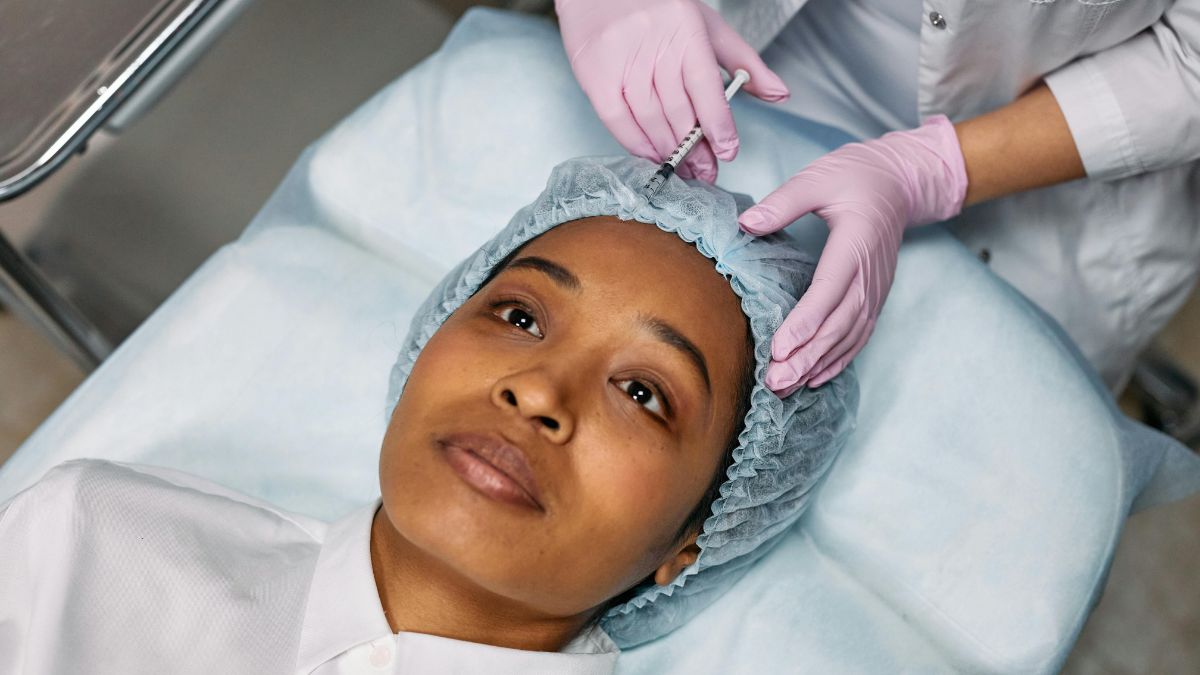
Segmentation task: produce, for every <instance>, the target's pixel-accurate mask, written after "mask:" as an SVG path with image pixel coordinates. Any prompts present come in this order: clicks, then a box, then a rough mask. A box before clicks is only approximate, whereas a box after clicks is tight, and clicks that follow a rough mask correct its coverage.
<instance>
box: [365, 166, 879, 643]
mask: <svg viewBox="0 0 1200 675" xmlns="http://www.w3.org/2000/svg"><path fill="white" fill-rule="evenodd" d="M657 168H658V167H657V166H656V165H654V164H652V163H650V162H648V161H646V160H643V159H637V158H633V157H590V158H580V159H573V160H569V161H566V162H563V163H562V164H559V165H558V166H557V167H555V168H554V170H553V171H552V172H551V174H550V179H549V181H548V182H547V184H546V189H545V190H544V191H543V192H542V194H541V195H540V196H539V197H538V198H537V200H536V201H534V202H533V203H532V204H530V205H529V206H526V207H525V208H523V209H521V210H520V211H518V212H517V214H516V215H515V216H513V218H512V220H511V221H510V222H509V223H508V226H507V227H505V228H504V229H503V230H502V231H501V232H500V233H499V234H498V235H496V236H495V237H494V238H493V239H492V240H491V241H489V242H487V243H486V244H484V245H483V246H482V247H481V248H480V249H479V250H478V251H477V252H476V253H475V254H474V255H472V256H471V257H469V258H468V259H467V260H465V261H463V262H462V263H460V264H459V265H458V266H457V267H455V268H454V269H453V270H452V271H451V272H450V274H448V275H447V276H446V278H445V279H444V280H442V282H441V283H440V284H439V285H438V286H437V287H436V288H435V289H434V290H433V292H432V293H431V294H430V296H429V298H428V299H426V301H425V303H424V305H422V306H421V308H420V309H419V310H418V311H417V313H416V315H415V316H414V317H413V320H412V324H411V326H410V328H409V333H408V337H407V338H406V339H405V341H404V345H403V347H402V348H401V351H400V356H399V359H398V360H397V361H396V365H395V366H394V367H393V368H392V374H391V381H390V389H389V393H388V399H389V400H388V408H387V410H388V412H389V413H390V411H391V410H392V409H394V408H395V405H396V402H397V401H398V400H399V398H400V392H401V391H402V390H403V388H404V383H405V381H406V380H407V379H408V375H409V373H410V372H411V371H412V367H413V364H414V363H415V362H416V360H417V356H418V355H419V354H420V353H421V349H422V348H423V347H424V346H425V344H426V343H427V342H428V341H429V338H430V337H432V336H433V334H434V333H435V332H436V331H437V330H438V328H439V327H440V326H441V325H442V323H443V322H444V321H445V320H446V318H447V317H449V316H450V314H451V313H453V312H454V311H455V310H456V309H458V308H459V307H460V306H461V305H462V304H463V302H465V301H466V300H467V298H469V297H471V295H473V294H474V293H475V292H476V291H477V290H479V288H480V286H482V285H483V283H484V281H485V280H486V279H487V278H488V275H489V274H490V273H491V271H492V268H494V267H495V266H496V264H497V263H499V262H500V261H501V260H503V259H504V258H505V256H507V255H508V254H509V253H511V252H512V251H514V250H516V249H517V248H519V247H520V246H521V245H523V244H525V243H526V242H528V241H530V240H531V239H533V238H535V237H537V236H538V235H540V234H542V233H543V232H546V231H547V230H549V229H551V228H553V227H556V226H558V225H561V224H563V223H566V222H569V221H573V220H578V219H580V218H587V217H590V216H616V217H618V218H621V219H622V220H637V221H641V222H644V223H649V224H653V225H656V226H658V227H659V228H660V229H662V230H665V231H667V232H673V233H675V234H677V235H679V237H680V238H682V239H683V240H684V241H687V242H689V243H691V244H693V245H694V246H695V247H696V249H697V250H698V251H699V252H700V253H701V254H703V255H704V256H705V257H707V258H709V259H710V260H712V261H713V263H714V265H715V266H716V269H717V271H718V272H720V273H721V274H722V275H723V276H725V278H726V279H728V280H729V284H730V286H732V287H733V291H734V293H736V294H737V295H738V297H739V298H740V299H741V306H742V311H743V312H745V314H746V317H747V319H748V321H749V324H750V332H751V334H752V335H753V338H754V359H755V366H754V380H755V384H754V388H753V390H752V391H751V394H750V409H749V412H748V413H747V414H746V418H745V421H744V425H743V427H742V430H741V433H740V434H739V435H738V443H737V448H735V449H734V450H733V464H732V465H731V466H730V467H729V471H728V473H727V474H726V480H725V482H724V483H723V484H722V485H721V490H720V497H719V498H718V499H717V500H716V501H714V502H713V505H712V512H711V513H710V514H709V516H708V518H707V519H706V520H705V521H704V529H703V531H702V533H701V534H700V536H699V537H698V538H697V540H696V543H697V545H698V546H699V547H700V555H699V557H698V559H697V560H696V562H695V563H693V564H692V565H690V566H688V567H687V568H686V569H685V570H683V572H681V573H680V574H679V575H678V576H677V577H676V578H675V579H674V580H673V581H672V582H671V583H670V584H668V585H666V586H658V585H646V586H644V587H642V588H641V589H640V590H639V591H638V592H636V593H635V595H634V596H633V597H632V598H631V599H630V600H628V601H627V602H624V603H622V604H620V605H617V606H615V607H612V608H610V609H609V610H608V612H606V613H605V614H604V616H603V617H602V618H601V620H600V622H601V624H600V625H601V627H602V628H603V629H604V630H605V632H607V633H608V635H609V636H610V637H612V639H613V640H614V641H615V642H616V643H617V645H618V646H620V647H621V648H622V649H627V648H630V647H633V646H635V645H638V644H640V643H643V642H646V641H649V640H653V639H655V638H658V637H661V636H663V635H666V634H667V633H670V632H671V631H672V630H674V629H676V628H678V627H679V626H681V625H683V623H685V622H686V621H687V620H688V619H690V618H691V617H692V616H695V615H696V614H697V613H698V612H700V610H702V609H704V608H705V607H707V606H708V605H709V604H711V603H712V602H713V601H714V600H716V599H717V598H718V597H720V596H721V594H722V593H723V592H724V591H726V590H728V589H729V587H730V586H732V585H733V583H734V582H735V581H737V579H739V578H740V577H741V576H742V575H743V574H744V573H745V572H746V571H747V570H748V569H749V568H750V566H751V565H753V564H754V563H755V562H756V561H757V560H758V559H759V558H761V557H762V556H763V554H765V553H766V552H767V551H769V550H770V549H771V547H772V546H773V545H775V544H776V543H777V542H778V541H779V540H780V539H781V537H782V536H783V534H784V532H786V531H787V530H788V528H790V527H791V526H792V525H794V524H795V523H796V521H797V520H798V519H799V518H800V515H801V514H802V513H803V512H804V509H805V507H806V506H807V505H808V502H809V500H810V499H811V498H812V494H813V488H814V486H815V485H816V484H817V482H818V481H819V480H820V479H821V477H822V476H823V475H824V474H825V472H826V470H827V469H828V468H829V466H830V464H832V462H833V460H834V458H835V457H836V456H837V454H838V452H839V451H840V450H841V448H842V447H843V446H844V445H845V442H846V437H847V436H848V435H849V433H850V430H851V428H852V426H853V418H854V413H855V410H856V409H857V406H858V384H857V380H856V379H855V376H854V373H853V370H852V369H847V370H845V371H843V372H842V373H841V374H840V375H838V376H837V377H835V378H833V379H832V380H830V381H829V382H827V383H826V384H824V385H823V386H821V387H818V388H816V389H807V388H802V389H800V391H798V392H796V393H795V394H792V395H791V396H789V397H788V398H786V399H782V400H781V399H779V398H778V397H776V396H775V394H773V393H772V392H771V391H770V390H768V389H767V388H766V386H765V385H764V384H763V377H764V374H765V372H766V366H767V363H768V362H769V360H770V356H771V336H772V335H773V334H774V333H775V329H776V328H778V327H779V325H780V323H781V322H782V321H783V318H784V317H785V316H786V315H787V312H788V311H790V310H791V308H792V307H793V306H794V305H795V304H796V301H797V300H798V299H799V298H800V295H801V294H802V293H803V292H804V289H805V288H807V287H808V284H809V282H810V281H811V279H812V274H813V269H814V264H813V261H812V258H811V257H810V256H808V255H807V254H805V253H804V252H802V251H800V250H799V249H798V248H796V247H795V246H794V245H793V244H792V243H791V242H790V241H789V240H788V239H787V238H786V237H785V236H784V235H772V236H767V237H758V238H756V237H751V236H749V235H747V234H745V233H743V232H742V231H741V230H740V229H738V226H737V214H738V212H739V210H740V209H739V207H741V209H744V208H746V207H748V206H749V205H750V203H749V199H747V198H744V197H742V196H735V195H732V194H730V193H728V192H725V191H724V190H721V189H719V188H715V187H712V186H709V185H704V184H699V183H697V184H689V183H685V182H684V181H683V180H681V179H679V178H678V177H675V176H672V177H671V178H670V179H669V180H668V181H667V183H666V184H665V185H664V186H663V187H662V189H661V190H660V191H659V192H658V194H657V195H656V196H655V197H654V198H653V199H651V200H647V199H646V198H645V197H643V196H642V195H641V193H640V188H641V186H642V185H644V184H645V183H646V181H647V180H648V179H649V178H650V176H651V174H653V172H654V171H655V170H656V169H657ZM696 311H698V312H699V311H703V310H702V308H699V307H697V308H696Z"/></svg>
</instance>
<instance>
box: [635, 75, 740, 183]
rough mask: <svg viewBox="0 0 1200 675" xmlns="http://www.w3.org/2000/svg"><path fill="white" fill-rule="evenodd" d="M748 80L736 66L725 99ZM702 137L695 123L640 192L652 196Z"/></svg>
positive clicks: (731, 95) (726, 89) (726, 88)
mask: <svg viewBox="0 0 1200 675" xmlns="http://www.w3.org/2000/svg"><path fill="white" fill-rule="evenodd" d="M749 81H750V73H747V72H746V71H744V70H742V69H741V68H738V69H737V70H736V71H734V73H733V80H732V81H730V83H729V85H728V86H726V87H725V100H726V101H729V100H730V99H732V98H733V95H734V94H736V93H737V92H738V89H741V88H742V85H743V84H746V83H747V82H749ZM703 138H704V130H703V129H701V128H700V125H699V124H697V125H696V126H694V127H692V130H691V131H689V132H688V135H687V136H684V138H683V142H682V143H680V144H679V147H677V148H675V151H674V152H672V153H671V154H670V155H669V156H668V157H667V159H666V161H664V162H663V164H662V166H661V167H659V168H658V171H655V172H654V175H653V176H651V177H650V180H649V181H647V182H646V184H645V185H643V186H642V194H643V195H645V197H646V199H650V198H652V197H653V196H654V195H655V194H657V193H658V191H659V190H660V189H662V186H663V184H664V183H666V182H667V179H668V178H670V177H671V174H673V173H675V169H677V168H678V167H679V163H680V162H682V161H683V159H684V158H685V157H687V154H688V153H689V152H691V151H692V148H694V147H696V144H697V143H699V142H700V140H701V139H703Z"/></svg>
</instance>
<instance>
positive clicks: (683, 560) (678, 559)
mask: <svg viewBox="0 0 1200 675" xmlns="http://www.w3.org/2000/svg"><path fill="white" fill-rule="evenodd" d="M699 536H700V533H699V532H693V533H692V534H691V535H689V536H688V538H687V539H684V540H683V542H682V543H680V544H679V548H678V549H676V550H675V553H674V554H673V555H671V557H669V558H667V560H666V561H665V562H664V563H663V564H661V565H659V566H658V569H657V570H655V571H654V583H656V584H658V585H659V586H666V585H667V584H669V583H671V582H672V581H674V580H675V577H677V576H679V573H680V572H682V571H683V570H684V569H686V568H687V566H688V565H691V564H692V563H694V562H696V559H697V558H699V557H700V547H699V546H697V545H696V538H697V537H699Z"/></svg>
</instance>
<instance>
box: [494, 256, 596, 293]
mask: <svg viewBox="0 0 1200 675" xmlns="http://www.w3.org/2000/svg"><path fill="white" fill-rule="evenodd" d="M520 268H525V269H531V270H537V271H539V272H541V273H542V274H545V275H546V276H548V277H550V278H551V279H553V280H554V282H555V283H556V284H558V285H559V286H562V287H563V288H565V289H567V290H568V291H571V292H572V293H578V292H579V289H580V288H583V284H581V283H579V277H577V276H575V275H574V274H572V273H571V270H569V269H567V268H565V267H563V266H562V265H559V264H558V263H556V262H554V261H553V260H546V259H545V258H539V257H538V256H536V255H529V256H525V257H523V258H517V259H516V260H514V261H512V262H511V263H509V264H508V269H520Z"/></svg>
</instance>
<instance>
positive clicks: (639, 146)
mask: <svg viewBox="0 0 1200 675" xmlns="http://www.w3.org/2000/svg"><path fill="white" fill-rule="evenodd" d="M586 93H587V96H588V100H589V101H591V102H592V107H593V108H595V110H596V115H597V116H598V117H599V118H600V122H601V123H603V124H604V127H605V128H606V129H608V131H609V133H611V134H612V135H613V138H615V139H617V142H618V143H620V144H621V147H623V148H625V149H626V150H628V151H629V152H630V153H631V154H634V155H637V156H638V157H644V158H646V159H649V160H650V161H654V159H655V157H654V155H655V154H656V153H655V150H654V144H652V143H651V142H650V139H649V138H647V137H646V134H645V133H644V132H643V131H642V128H641V127H640V126H638V123H637V120H635V119H634V118H633V112H632V111H630V109H629V104H628V103H626V102H625V97H624V96H623V95H622V94H621V85H620V82H615V83H612V84H611V85H610V86H607V87H605V89H604V91H603V93H601V92H599V91H596V90H591V91H587V92H586Z"/></svg>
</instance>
